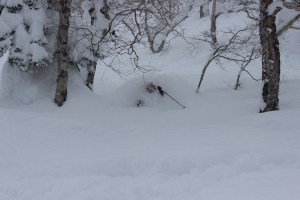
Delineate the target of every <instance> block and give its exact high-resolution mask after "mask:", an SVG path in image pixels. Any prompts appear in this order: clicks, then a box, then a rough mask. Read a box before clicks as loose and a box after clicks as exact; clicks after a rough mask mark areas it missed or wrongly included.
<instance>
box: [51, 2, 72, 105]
mask: <svg viewBox="0 0 300 200" xmlns="http://www.w3.org/2000/svg"><path fill="white" fill-rule="evenodd" d="M71 1H72V0H60V2H59V5H58V12H59V27H58V33H57V60H58V69H57V70H58V72H57V80H56V93H55V99H54V102H55V103H56V104H57V105H58V106H62V105H63V104H64V102H65V101H66V100H67V93H68V92H67V86H68V65H69V47H68V30H69V25H70V22H69V18H70V16H71Z"/></svg>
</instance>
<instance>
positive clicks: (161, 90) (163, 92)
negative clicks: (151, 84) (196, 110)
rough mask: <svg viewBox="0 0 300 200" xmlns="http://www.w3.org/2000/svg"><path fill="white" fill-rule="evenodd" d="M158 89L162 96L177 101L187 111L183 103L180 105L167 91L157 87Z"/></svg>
mask: <svg viewBox="0 0 300 200" xmlns="http://www.w3.org/2000/svg"><path fill="white" fill-rule="evenodd" d="M157 89H158V91H159V93H160V94H161V95H163V94H166V95H167V96H168V97H170V98H171V99H172V100H173V101H175V102H176V103H177V104H178V105H180V106H181V107H182V109H185V108H186V107H185V106H183V105H182V104H181V103H179V102H178V101H176V99H174V98H173V97H172V96H171V95H169V94H168V93H167V92H166V91H164V90H163V89H162V88H161V87H160V86H157Z"/></svg>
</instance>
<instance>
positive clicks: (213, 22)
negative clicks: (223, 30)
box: [210, 0, 217, 48]
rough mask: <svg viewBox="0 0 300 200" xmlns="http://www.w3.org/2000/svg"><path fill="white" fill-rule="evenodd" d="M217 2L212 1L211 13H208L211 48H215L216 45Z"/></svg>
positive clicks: (215, 0)
mask: <svg viewBox="0 0 300 200" xmlns="http://www.w3.org/2000/svg"><path fill="white" fill-rule="evenodd" d="M216 7H217V0H212V6H211V13H210V35H211V40H212V44H213V47H214V48H215V47H216V44H217V33H216V32H217V16H216V9H217V8H216Z"/></svg>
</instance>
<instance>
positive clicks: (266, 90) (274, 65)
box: [259, 0, 280, 112]
mask: <svg viewBox="0 0 300 200" xmlns="http://www.w3.org/2000/svg"><path fill="white" fill-rule="evenodd" d="M272 3H273V0H261V1H260V21H259V30H260V40H261V46H262V81H263V91H262V100H263V103H262V105H261V107H260V112H268V111H274V110H278V109H279V97H278V95H279V82H280V51H279V42H278V39H277V30H276V24H275V20H276V14H277V13H278V12H279V11H280V8H279V7H275V6H273V4H272Z"/></svg>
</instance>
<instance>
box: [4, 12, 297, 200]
mask: <svg viewBox="0 0 300 200" xmlns="http://www.w3.org/2000/svg"><path fill="white" fill-rule="evenodd" d="M196 11H197V9H196V10H195V13H194V14H193V15H191V16H190V18H189V19H188V20H187V21H186V22H184V27H183V29H185V30H186V32H187V34H190V35H193V34H196V33H197V32H199V31H200V30H203V29H205V28H208V25H209V21H208V20H209V18H203V19H199V16H198V13H197V12H196ZM241 15H242V14H234V15H224V16H222V17H220V19H218V20H219V21H218V23H219V24H218V25H219V27H220V28H222V27H224V26H225V25H226V22H228V21H234V22H235V23H239V22H240V21H243V20H242V19H241V18H242V16H241ZM298 36H299V32H297V31H295V30H293V31H292V30H291V31H289V32H287V33H286V34H285V35H284V37H282V38H281V39H280V48H281V61H282V78H281V80H282V82H281V90H280V111H276V112H269V113H264V114H260V113H258V108H259V103H260V96H261V83H260V82H255V81H253V80H252V79H251V78H250V77H249V76H248V75H247V74H244V75H243V78H242V81H243V87H241V88H240V89H239V90H238V91H234V90H233V89H232V88H231V87H230V85H233V84H234V83H235V78H236V74H237V73H238V71H239V68H238V66H234V65H233V64H231V63H228V64H227V63H225V64H224V67H225V70H222V69H220V68H219V67H218V66H217V65H215V64H212V65H211V66H210V67H209V68H208V71H207V74H206V76H205V79H204V82H203V85H202V88H201V89H200V93H199V94H195V89H196V85H197V81H198V79H199V76H200V72H201V69H202V66H203V65H204V63H205V62H206V60H207V56H208V55H209V52H207V48H206V47H203V48H201V49H198V50H197V51H194V52H192V53H191V52H190V51H189V50H188V48H189V47H190V46H189V45H188V44H187V43H185V42H184V41H182V40H181V39H179V38H177V39H173V40H172V41H171V43H170V45H169V49H168V50H167V51H166V52H165V53H164V54H161V55H152V54H151V53H150V50H148V49H143V48H142V47H141V53H142V56H141V58H142V62H145V64H149V63H150V64H151V65H153V66H155V67H156V68H157V69H158V71H157V72H155V73H154V72H153V73H147V74H145V75H144V77H142V76H141V75H139V74H133V75H132V76H131V77H128V78H127V80H124V79H120V78H119V76H118V75H116V74H114V73H113V72H112V71H111V70H109V69H106V68H105V67H104V66H102V65H101V64H99V65H98V69H97V77H96V80H95V92H96V95H95V94H91V93H90V92H89V91H88V90H87V89H85V88H80V86H79V85H76V84H73V83H77V81H76V79H77V78H78V77H77V78H76V77H75V78H73V79H74V80H73V79H71V80H70V87H69V98H68V101H67V103H66V104H65V105H64V106H63V107H62V108H57V107H56V106H55V105H54V103H53V100H52V98H53V95H54V94H53V92H54V88H47V87H49V82H51V81H54V80H46V81H44V82H46V83H47V84H45V83H44V82H43V80H40V79H34V81H32V82H30V80H32V79H29V78H28V79H23V80H19V77H20V73H22V72H17V71H16V72H15V76H14V79H16V81H15V82H14V83H11V85H9V83H8V82H6V81H4V80H5V79H8V80H12V79H13V78H10V77H5V76H2V77H1V79H2V80H1V82H2V83H1V86H2V88H3V89H2V95H1V98H0V138H1V140H0V177H1V178H0V200H29V199H30V200H121V199H126V200H129V199H130V200H199V199H205V200H254V199H255V200H283V199H287V200H299V199H300V190H299V185H300V124H299V116H300V105H299V99H300V68H299V66H298V65H299V52H298V51H296V50H295V49H299V45H300V38H299V37H298ZM6 59H7V56H6V57H4V58H1V60H0V68H2V66H3V65H4V62H5V60H6ZM124 62H126V60H124ZM260 67H261V64H260V61H259V60H258V61H256V62H254V63H252V64H251V66H249V67H248V68H247V69H248V70H249V71H250V72H251V73H252V74H253V76H255V77H256V78H259V77H260V73H261V72H260ZM5 70H15V69H8V68H6V67H5ZM3 74H5V73H3ZM11 74H13V73H11ZM28 76H33V75H28ZM144 81H145V82H148V81H153V82H154V83H155V84H157V85H160V86H162V87H163V89H164V90H165V91H167V92H168V94H170V95H171V96H172V97H174V98H176V100H178V101H179V102H180V103H182V104H184V105H185V106H186V107H187V108H186V109H182V108H181V107H180V106H178V105H177V104H176V103H175V102H174V101H172V100H171V99H170V98H168V97H167V96H164V97H160V96H159V95H158V94H148V93H147V92H145V91H144V88H143V86H144ZM16 82H17V83H19V84H18V85H17V86H14V85H13V84H15V83H16ZM3 84H8V85H3ZM22 85H23V86H24V85H27V86H28V89H27V90H26V91H24V90H22V87H21V86H22ZM6 90H8V91H12V92H13V94H11V96H9V94H7V92H5V91H6ZM41 91H43V92H41ZM47 91H51V92H47ZM7 96H8V97H7ZM12 97H13V98H12ZM139 99H143V100H144V101H145V105H144V106H143V107H140V108H138V107H136V105H135V104H136V102H137V100H139Z"/></svg>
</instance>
